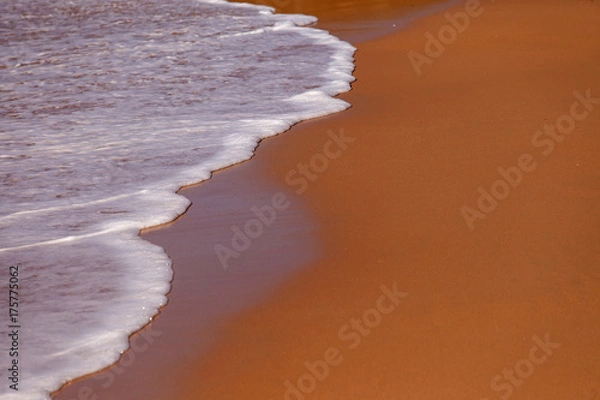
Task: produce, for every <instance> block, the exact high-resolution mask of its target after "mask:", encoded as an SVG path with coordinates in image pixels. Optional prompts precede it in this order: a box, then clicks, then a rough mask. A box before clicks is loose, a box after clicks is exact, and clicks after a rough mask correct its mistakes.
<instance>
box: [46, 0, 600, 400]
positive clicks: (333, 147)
mask: <svg viewBox="0 0 600 400" xmlns="http://www.w3.org/2000/svg"><path fill="white" fill-rule="evenodd" d="M466 4H474V3H473V2H465V3H459V4H458V5H457V6H455V7H453V8H452V9H451V10H450V12H451V14H452V15H455V13H457V12H467V10H465V5H466ZM468 11H469V12H470V13H471V14H472V16H471V17H469V26H468V27H465V28H464V29H463V32H461V33H459V34H457V36H456V38H455V40H450V39H452V36H448V37H446V38H445V39H444V40H446V42H447V44H441V45H439V46H436V45H435V43H434V44H431V43H430V47H428V48H425V46H426V43H427V41H428V39H427V37H426V36H425V34H426V33H427V32H429V33H431V34H433V35H437V34H438V32H446V33H448V34H449V33H451V30H449V29H448V28H443V27H444V26H448V24H449V22H448V20H447V19H446V18H445V17H444V15H443V13H437V14H435V15H432V16H429V17H426V18H424V19H422V20H419V21H418V22H416V23H414V24H413V25H411V26H410V27H409V28H408V29H405V30H402V31H399V32H397V33H395V34H392V35H388V36H385V37H383V38H381V39H378V40H375V41H367V42H364V43H362V44H359V45H358V48H359V51H358V53H357V54H356V64H357V70H356V73H355V76H356V77H357V82H355V83H354V85H353V91H351V92H349V93H347V94H344V95H342V96H341V98H343V99H344V100H346V101H348V102H350V103H351V104H352V105H353V107H352V108H351V109H350V110H348V111H346V112H344V113H340V114H336V115H334V116H330V117H327V118H322V119H318V120H314V121H309V122H305V123H302V124H299V125H297V126H295V127H294V128H293V129H291V130H290V131H289V132H286V133H285V134H284V135H282V136H280V137H277V138H274V139H269V140H266V141H264V142H263V143H261V145H260V147H259V149H258V151H257V154H256V157H255V158H254V159H253V160H252V161H250V162H247V163H244V164H241V165H239V166H236V167H234V168H231V169H227V170H225V171H221V172H219V173H217V174H215V176H214V178H213V179H211V180H210V181H209V182H207V183H205V184H201V185H199V186H197V187H195V188H191V189H187V190H184V191H183V192H182V194H184V195H185V196H187V197H189V198H190V199H191V200H192V201H193V206H192V207H191V208H190V210H189V211H188V213H187V214H186V215H185V216H184V217H183V218H181V219H180V220H179V221H177V222H176V223H174V224H172V225H170V226H169V227H166V228H162V229H157V230H153V231H152V232H149V233H147V234H146V235H145V237H146V238H148V239H149V240H151V241H152V242H154V243H157V244H159V245H161V246H164V247H165V249H166V250H167V252H168V253H169V255H170V256H171V257H172V259H173V261H174V268H175V281H174V284H173V290H172V292H171V294H170V295H169V299H170V302H169V305H168V306H167V307H166V308H165V309H164V310H163V312H162V313H161V314H160V315H159V316H158V317H157V318H156V320H155V321H154V322H153V324H152V325H151V326H150V329H149V330H148V329H147V330H146V331H142V332H141V333H140V335H136V336H134V337H133V338H132V341H133V343H134V344H136V346H134V351H130V352H129V353H128V354H129V358H128V361H127V364H126V365H121V366H117V367H113V368H111V369H108V370H107V371H105V372H104V373H101V374H98V375H96V376H95V377H91V378H88V379H84V380H81V381H79V382H77V383H76V384H73V385H70V386H68V387H67V388H66V389H65V390H63V391H62V392H61V393H59V394H58V395H56V396H55V397H54V398H55V399H61V400H62V399H71V398H78V394H79V398H89V399H104V398H106V399H138V398H139V399H141V398H144V399H146V398H152V399H173V398H176V399H249V398H252V399H254V398H256V399H282V398H283V399H293V400H296V399H304V398H306V399H308V398H310V399H337V398H340V399H341V398H344V399H371V398H373V399H440V398H447V399H465V398H473V399H484V398H488V399H494V398H505V399H507V398H510V397H514V398H524V399H525V398H526V399H566V398H573V399H584V400H588V399H589V400H592V399H594V398H595V397H594V396H595V394H594V393H595V391H596V392H600V364H599V362H598V361H599V360H600V349H599V348H598V346H597V337H598V335H599V333H600V309H599V307H598V304H599V303H598V297H599V294H600V291H599V289H600V266H599V261H600V257H599V256H600V254H599V250H598V245H597V243H598V242H599V239H600V229H599V228H598V227H599V222H600V207H599V205H600V202H599V201H598V200H599V199H600V182H599V181H598V176H599V171H600V161H598V157H597V156H596V154H597V153H598V151H599V150H600V139H599V138H598V135H597V133H598V131H599V129H600V100H595V99H600V75H599V74H598V65H600V5H599V4H598V2H591V1H582V2H568V1H545V2H542V1H526V2H522V1H521V2H517V1H501V2H500V1H496V2H491V1H489V2H481V5H480V6H479V7H474V8H473V7H472V8H469V9H468ZM461 15H462V14H461ZM455 22H456V21H455ZM463 22H464V20H463ZM463 25H464V23H463ZM440 28H442V31H440ZM442 46H443V48H444V49H443V53H442V50H441V49H440V48H441V47H442ZM411 51H413V53H410V52H411ZM409 53H410V54H412V56H411V57H412V59H413V61H414V62H415V63H416V64H415V65H417V64H418V65H419V67H418V68H415V66H414V65H411V62H410V61H409V56H408V54H409ZM417 53H418V54H417ZM440 53H442V54H440ZM415 60H416V61H415ZM417 69H420V72H421V74H420V75H418V74H417ZM588 89H589V99H588V100H585V98H586V91H587V90H588ZM574 93H577V94H574ZM556 124H558V125H559V126H558V128H553V127H552V126H553V125H556ZM545 125H547V126H545ZM344 138H345V139H344ZM297 192H301V193H297ZM494 196H496V197H494ZM267 206H269V207H272V209H273V210H274V211H273V212H269V210H271V209H270V208H268V207H267ZM252 207H258V209H259V211H256V210H257V209H256V208H255V209H254V210H253V209H252ZM260 210H262V211H260ZM257 212H258V214H260V215H258V214H257ZM261 215H262V217H263V219H261ZM273 216H274V217H273ZM252 220H256V221H263V225H262V226H263V229H262V231H260V229H259V228H258V226H259V225H257V224H256V223H253V222H250V223H249V222H248V221H252ZM271 220H273V221H272V223H271V224H267V222H264V221H271ZM247 224H248V225H247ZM246 225H247V226H246ZM232 227H234V230H232ZM235 227H237V228H239V229H241V230H242V231H243V230H244V227H246V228H248V232H250V233H252V232H254V233H252V234H253V235H255V236H256V237H255V238H250V239H252V240H251V241H250V242H251V243H250V244H248V243H247V241H244V240H243V238H242V239H240V238H238V239H237V240H238V241H239V242H236V243H237V244H236V243H232V239H233V235H234V232H235ZM252 229H255V230H254V231H252ZM259 232H260V233H259ZM238 236H243V235H238ZM247 236H248V235H246V237H247ZM215 245H221V246H223V247H227V248H228V249H229V250H233V251H235V253H237V256H231V254H233V253H231V252H229V253H227V254H228V255H230V257H227V256H224V255H223V254H225V253H222V257H221V260H219V257H218V256H217V253H216V251H215ZM246 245H247V246H246ZM236 246H237V250H235V248H236ZM224 259H226V263H225V264H226V265H225V266H226V268H224V267H223V262H222V260H224ZM144 332H146V333H144ZM144 334H145V336H144ZM135 348H137V349H138V350H137V351H136V350H135ZM126 357H127V354H126ZM123 361H125V357H124V359H123V360H122V362H121V363H123ZM119 368H120V369H119ZM113 377H114V378H115V379H114V380H113V379H112V378H113ZM81 394H84V395H87V397H81ZM94 396H95V397H94Z"/></svg>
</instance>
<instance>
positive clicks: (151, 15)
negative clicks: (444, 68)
mask: <svg viewBox="0 0 600 400" xmlns="http://www.w3.org/2000/svg"><path fill="white" fill-rule="evenodd" d="M314 21H315V19H314V18H313V17H308V16H303V15H276V14H273V13H272V10H271V9H269V8H266V7H258V6H254V5H249V4H230V3H226V2H223V1H202V2H199V1H195V0H170V1H169V2H164V1H162V0H132V1H127V2H98V1H96V0H71V1H58V2H57V1H54V0H14V1H10V2H9V1H7V2H1V3H0V96H1V100H2V101H1V102H0V115H1V118H2V123H1V124H0V269H1V270H2V276H1V278H2V282H8V275H7V270H8V266H10V265H14V264H17V263H18V264H20V276H19V280H20V285H21V287H20V289H19V298H20V316H19V318H20V320H19V322H20V324H21V326H22V329H21V331H20V343H21V346H22V347H21V349H20V350H21V351H20V354H19V356H20V365H21V370H20V371H21V376H20V385H19V391H18V392H15V391H12V390H10V389H8V385H7V384H6V376H5V375H6V372H5V373H3V374H2V376H4V378H3V380H4V381H5V382H4V383H3V384H2V385H0V398H2V399H27V400H35V399H48V398H49V393H50V392H51V391H53V390H56V389H58V388H59V387H60V386H61V385H62V384H63V383H64V382H66V381H67V380H70V379H74V378H76V377H78V376H81V375H84V374H87V373H90V372H93V371H96V370H99V369H101V368H103V367H105V366H107V365H109V364H111V363H113V362H115V361H116V360H117V359H118V357H119V355H120V353H121V352H122V351H124V350H125V349H126V348H127V346H128V341H127V338H128V336H129V335H130V334H131V333H132V332H134V331H135V330H137V329H139V328H140V327H142V326H143V325H144V324H146V323H147V322H149V321H150V319H151V318H152V317H153V316H154V315H155V314H156V313H157V312H158V309H159V308H160V307H161V306H163V305H164V304H165V303H166V297H165V294H166V293H167V292H168V290H169V287H170V284H169V282H170V280H171V278H172V270H171V265H170V261H169V259H168V257H167V255H166V254H165V253H164V251H163V250H162V249H161V248H160V247H157V246H155V245H152V244H150V243H148V242H145V241H143V240H141V239H140V238H139V237H138V231H139V230H140V229H142V228H145V227H150V226H155V225H158V224H161V223H165V222H168V221H170V220H173V219H175V218H176V217H177V216H179V215H181V214H182V213H183V212H184V211H185V210H186V208H187V207H188V206H189V202H188V200H186V199H185V198H183V197H181V196H179V195H176V194H175V191H176V190H177V189H179V188H180V187H181V186H183V185H186V184H191V183H194V182H199V181H202V180H205V179H208V178H209V177H210V174H211V171H214V170H217V169H220V168H223V167H226V166H229V165H232V164H235V163H238V162H240V161H243V160H246V159H248V158H249V157H251V156H252V154H253V151H254V149H255V147H256V145H257V143H258V141H260V140H261V139H262V138H265V137H268V136H271V135H274V134H277V133H279V132H282V131H284V130H286V129H287V128H289V127H290V126H291V125H292V124H294V123H296V122H299V121H301V120H304V119H308V118H313V117H318V116H322V115H325V114H330V113H333V112H337V111H341V110H344V109H346V108H347V107H348V104H347V103H345V102H343V101H341V100H339V99H334V98H332V97H331V96H334V95H336V94H338V93H340V92H343V91H346V90H349V83H350V82H351V81H352V80H353V78H352V75H351V74H352V70H353V58H352V55H353V53H354V48H353V47H352V46H350V45H349V44H347V43H344V42H341V41H339V40H338V39H336V38H335V37H333V36H331V35H329V34H328V33H326V32H324V31H320V30H317V29H313V28H310V27H303V26H301V25H307V24H311V23H313V22H314ZM3 285H4V284H3ZM0 305H1V306H2V310H6V309H7V306H8V305H7V296H2V297H1V298H0ZM2 314H3V315H6V314H7V313H6V311H2ZM3 318H6V317H3ZM6 327H7V324H6V323H5V322H1V320H0V336H1V337H4V338H6V337H7V331H6V329H7V328H6ZM0 345H1V347H2V350H1V352H0V366H2V369H3V370H6V369H5V368H4V366H7V365H9V363H10V359H9V356H8V352H7V349H8V346H9V345H8V341H7V340H4V339H2V340H0Z"/></svg>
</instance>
